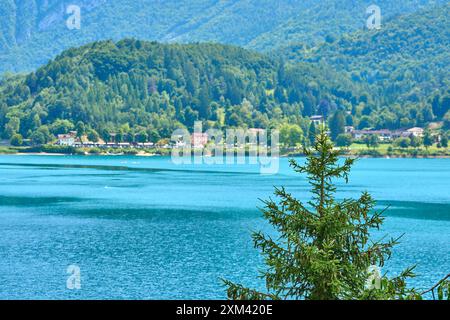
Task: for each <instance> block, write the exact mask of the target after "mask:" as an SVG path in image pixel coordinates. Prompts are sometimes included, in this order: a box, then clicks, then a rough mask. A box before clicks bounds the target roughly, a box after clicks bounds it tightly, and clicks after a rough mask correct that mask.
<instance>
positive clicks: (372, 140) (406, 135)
mask: <svg viewBox="0 0 450 320" xmlns="http://www.w3.org/2000/svg"><path fill="white" fill-rule="evenodd" d="M310 120H311V122H312V123H314V124H315V125H316V126H319V125H324V123H325V121H324V119H323V117H322V116H320V115H315V116H312V117H311V118H310ZM258 135H266V131H265V130H264V129H261V128H249V129H248V130H247V132H246V136H247V138H248V137H252V136H255V137H256V136H258ZM425 135H426V130H425V129H424V128H420V127H413V128H407V129H403V130H388V129H380V130H356V129H355V128H354V127H352V126H345V128H344V132H343V134H342V136H345V137H347V139H345V140H347V141H344V142H343V143H342V142H341V143H339V141H337V145H338V146H339V147H345V148H346V150H347V153H348V154H349V155H359V156H396V155H398V156H422V155H423V156H448V155H449V150H448V148H447V142H445V143H444V147H443V148H439V149H441V150H438V148H434V149H436V150H434V152H430V150H429V148H428V146H427V145H426V143H423V144H424V145H425V147H426V150H422V149H423V148H422V149H421V148H419V145H414V143H413V142H408V141H424V137H425ZM110 136H111V141H103V140H102V139H99V140H98V141H96V142H93V141H89V140H88V138H87V136H82V137H78V136H77V132H76V131H71V132H69V133H67V134H60V135H58V137H57V140H56V141H55V142H54V145H55V146H63V147H71V148H75V149H80V150H84V153H85V154H89V153H99V152H98V151H99V150H100V151H101V150H107V151H106V152H102V151H101V152H100V153H104V154H123V153H126V154H152V155H155V154H162V155H167V154H169V153H170V150H172V149H174V148H184V147H185V146H186V142H184V141H183V139H181V138H180V139H179V140H178V141H170V140H169V139H162V140H160V141H158V142H156V143H153V142H118V141H116V134H114V133H111V134H110ZM224 139H225V137H224ZM425 139H426V138H425ZM430 139H432V140H431V141H430V142H428V144H429V146H431V147H432V146H433V145H440V143H441V136H440V135H434V136H432V137H431V138H430ZM254 142H255V141H246V143H245V144H235V145H233V146H231V145H226V147H227V148H233V147H234V148H246V149H248V148H251V147H252V146H255V143H254ZM302 142H304V141H298V143H297V144H296V145H295V146H292V142H291V143H285V142H284V141H283V138H282V137H280V144H279V147H280V150H281V155H290V156H293V155H301V150H302V147H301V144H302ZM190 143H191V147H192V149H193V150H198V149H204V148H206V147H207V145H208V144H210V143H211V141H210V139H209V137H208V134H207V133H202V132H194V133H192V135H191V136H190ZM259 146H261V144H260V145H259ZM264 146H265V145H264ZM93 150H97V151H96V152H90V151H93ZM438 151H439V152H438Z"/></svg>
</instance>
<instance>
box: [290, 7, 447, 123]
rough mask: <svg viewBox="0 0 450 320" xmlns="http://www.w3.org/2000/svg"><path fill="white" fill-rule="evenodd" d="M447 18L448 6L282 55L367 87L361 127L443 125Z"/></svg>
mask: <svg viewBox="0 0 450 320" xmlns="http://www.w3.org/2000/svg"><path fill="white" fill-rule="evenodd" d="M449 15H450V4H447V5H444V6H439V7H435V8H433V9H431V10H430V9H427V10H423V11H420V12H418V13H415V14H410V15H405V16H402V17H400V18H398V19H395V20H393V21H391V22H389V23H387V24H385V25H383V26H382V28H381V29H380V30H364V31H360V32H357V33H354V34H350V35H345V36H343V37H341V38H339V39H336V40H334V41H330V43H325V44H323V45H321V46H318V47H317V48H314V49H312V50H311V49H307V48H305V47H304V46H291V47H289V48H286V49H284V51H283V52H284V56H285V57H286V58H287V59H288V60H291V61H294V62H296V61H303V62H309V63H313V64H315V65H321V68H324V69H326V68H329V69H331V70H333V71H335V72H337V73H339V74H341V75H343V76H344V75H346V76H348V77H350V78H351V80H352V82H353V83H354V84H355V85H361V86H363V87H365V89H366V90H367V96H368V97H371V99H368V101H367V102H366V103H364V105H362V106H360V110H359V112H360V114H362V115H363V116H364V115H365V116H366V117H365V118H364V122H365V123H364V126H363V127H378V128H382V127H388V128H392V127H397V126H398V125H399V122H398V121H400V125H401V126H405V127H406V126H410V125H412V124H414V123H417V121H418V120H421V122H424V123H426V122H430V121H433V120H442V119H443V117H444V116H445V114H446V113H447V112H448V111H449V108H450V92H449V90H450V79H449V76H448V75H449V74H450V50H449V43H450V29H449V24H448V17H449ZM402 113H403V115H402V116H401V118H400V119H398V115H401V114H402ZM448 117H450V115H448ZM387 124H388V125H387Z"/></svg>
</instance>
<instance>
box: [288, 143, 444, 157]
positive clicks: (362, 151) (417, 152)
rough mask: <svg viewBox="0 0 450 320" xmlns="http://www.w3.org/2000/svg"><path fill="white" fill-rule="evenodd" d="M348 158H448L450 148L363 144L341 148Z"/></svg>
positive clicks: (290, 151) (299, 154)
mask: <svg viewBox="0 0 450 320" xmlns="http://www.w3.org/2000/svg"><path fill="white" fill-rule="evenodd" d="M342 149H343V150H344V154H346V155H348V156H357V157H367V158H387V157H391V158H450V148H438V147H437V145H436V144H435V145H433V146H430V147H428V148H425V147H424V146H420V147H408V148H399V147H396V146H394V145H392V144H388V143H383V144H379V145H378V146H377V147H371V148H368V147H367V146H366V145H365V144H357V143H354V144H352V145H351V146H350V147H348V148H342ZM281 154H282V155H283V156H301V155H302V151H301V150H300V149H298V151H292V150H289V151H288V150H282V152H281Z"/></svg>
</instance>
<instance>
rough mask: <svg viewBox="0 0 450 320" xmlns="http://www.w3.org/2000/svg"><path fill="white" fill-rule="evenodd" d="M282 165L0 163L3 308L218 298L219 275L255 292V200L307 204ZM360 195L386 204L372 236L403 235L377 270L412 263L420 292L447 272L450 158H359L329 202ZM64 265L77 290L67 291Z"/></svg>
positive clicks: (24, 159)
mask: <svg viewBox="0 0 450 320" xmlns="http://www.w3.org/2000/svg"><path fill="white" fill-rule="evenodd" d="M298 161H300V162H302V161H303V159H298ZM280 166H281V169H280V172H279V174H277V175H273V176H264V175H260V174H259V167H257V166H254V165H232V166H226V165H215V166H211V165H183V166H177V165H174V164H172V162H171V159H170V158H169V157H126V156H123V157H122V156H117V157H100V156H98V157H97V156H89V157H81V156H80V157H76V156H0V299H223V298H226V296H225V290H224V288H223V287H222V285H221V282H220V278H227V279H230V280H234V281H236V282H239V283H243V284H245V285H247V286H251V287H255V288H261V286H262V285H263V282H262V280H261V279H258V278H257V275H258V270H260V269H261V268H262V267H263V264H262V261H261V259H260V257H259V254H258V251H257V250H256V249H254V248H253V245H252V242H251V232H252V231H257V230H263V231H266V232H271V229H270V228H269V226H268V225H267V224H266V223H265V222H264V220H263V219H262V218H261V214H260V212H259V211H258V210H257V207H258V206H259V205H260V204H261V203H260V202H259V200H258V199H267V198H268V197H269V196H271V194H272V191H273V187H274V186H285V187H286V188H287V189H288V191H290V192H292V193H293V194H294V195H295V196H297V197H298V198H300V199H301V200H309V196H310V195H309V193H308V184H307V182H306V180H305V177H304V176H302V175H299V174H296V173H294V172H293V171H292V170H291V169H290V168H289V165H288V161H287V159H281V164H280ZM364 190H367V191H369V192H370V193H371V194H372V195H373V196H374V198H375V199H377V200H378V204H379V207H380V208H383V207H385V206H388V205H390V209H389V210H388V211H387V213H386V216H387V219H386V222H385V225H384V229H383V232H382V233H381V234H379V235H378V234H377V236H380V237H381V236H382V235H384V234H388V235H390V236H394V237H395V236H399V235H401V234H405V235H404V237H403V238H402V240H401V244H400V245H399V246H398V247H397V248H396V249H395V250H394V255H393V258H392V259H391V260H390V261H389V263H388V264H387V265H386V266H385V267H384V268H383V272H388V274H390V275H396V274H398V273H399V272H400V271H401V270H402V269H404V268H405V267H407V266H410V265H414V264H417V270H416V272H417V273H418V277H417V278H415V279H413V280H412V281H411V285H413V286H416V287H418V288H428V287H431V286H432V285H433V284H434V283H435V282H436V281H438V280H439V279H440V278H441V277H442V276H444V275H446V274H447V273H449V272H450V159H361V160H359V162H358V163H357V164H356V165H355V167H354V169H353V170H352V175H351V177H350V181H349V184H347V185H345V184H342V183H340V184H339V193H338V197H339V198H344V197H357V196H358V195H359V194H360V192H361V191H364ZM69 265H77V266H79V267H80V270H81V289H80V290H69V289H67V288H66V281H67V278H68V274H67V272H66V271H67V267H68V266H69Z"/></svg>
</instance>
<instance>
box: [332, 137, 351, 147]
mask: <svg viewBox="0 0 450 320" xmlns="http://www.w3.org/2000/svg"><path fill="white" fill-rule="evenodd" d="M352 143H353V138H352V136H351V135H350V134H340V135H338V136H337V138H336V145H337V146H338V147H350V146H351V145H352Z"/></svg>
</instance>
